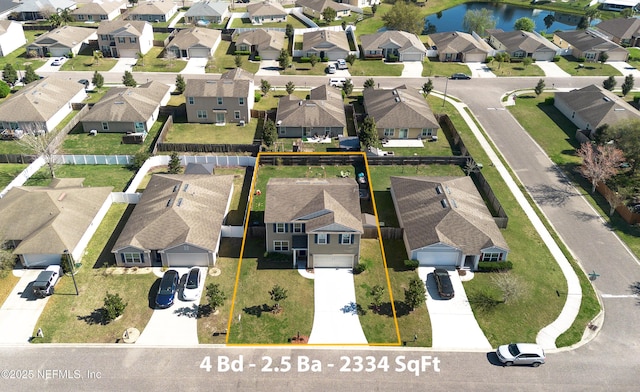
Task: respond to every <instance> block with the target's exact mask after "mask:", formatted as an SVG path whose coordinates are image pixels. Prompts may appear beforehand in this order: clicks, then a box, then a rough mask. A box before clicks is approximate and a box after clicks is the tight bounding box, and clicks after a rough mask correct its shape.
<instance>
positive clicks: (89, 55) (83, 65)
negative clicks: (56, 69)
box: [60, 47, 118, 72]
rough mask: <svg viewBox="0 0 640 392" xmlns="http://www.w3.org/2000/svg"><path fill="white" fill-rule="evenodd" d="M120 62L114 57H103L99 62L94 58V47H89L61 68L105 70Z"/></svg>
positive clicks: (70, 69) (68, 69)
mask: <svg viewBox="0 0 640 392" xmlns="http://www.w3.org/2000/svg"><path fill="white" fill-rule="evenodd" d="M117 62H118V59H114V58H101V59H100V60H99V61H98V62H97V63H96V62H95V61H94V59H93V48H91V47H87V48H85V49H84V50H83V51H81V52H80V53H78V54H77V55H76V56H75V57H73V58H71V59H67V61H65V62H64V63H63V64H62V67H61V68H60V69H61V70H62V71H98V72H105V71H108V70H110V69H111V68H113V66H114V65H116V63H117Z"/></svg>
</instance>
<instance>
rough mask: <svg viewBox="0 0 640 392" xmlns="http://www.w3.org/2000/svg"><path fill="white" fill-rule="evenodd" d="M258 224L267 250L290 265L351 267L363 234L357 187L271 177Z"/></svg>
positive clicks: (352, 182) (339, 180)
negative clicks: (284, 257) (261, 223)
mask: <svg viewBox="0 0 640 392" xmlns="http://www.w3.org/2000/svg"><path fill="white" fill-rule="evenodd" d="M264 223H265V227H266V249H267V252H279V253H286V254H290V255H292V265H293V267H294V268H296V267H305V266H306V267H307V268H322V267H326V268H353V267H355V266H356V264H357V263H358V261H359V258H360V238H361V236H362V234H363V227H362V218H361V211H360V196H359V192H358V184H357V183H356V181H355V180H354V179H351V178H322V179H320V178H312V179H309V178H271V179H270V180H269V182H268V183H267V189H266V200H265V211H264Z"/></svg>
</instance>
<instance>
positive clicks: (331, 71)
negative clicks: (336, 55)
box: [326, 64, 336, 74]
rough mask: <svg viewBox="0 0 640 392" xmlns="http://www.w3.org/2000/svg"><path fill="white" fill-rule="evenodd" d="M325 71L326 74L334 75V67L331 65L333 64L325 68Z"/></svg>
mask: <svg viewBox="0 0 640 392" xmlns="http://www.w3.org/2000/svg"><path fill="white" fill-rule="evenodd" d="M326 71H327V73H328V74H334V73H336V66H335V65H333V64H329V65H328V66H327V69H326Z"/></svg>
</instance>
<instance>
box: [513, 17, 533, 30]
mask: <svg viewBox="0 0 640 392" xmlns="http://www.w3.org/2000/svg"><path fill="white" fill-rule="evenodd" d="M513 28H514V30H522V31H529V32H531V31H533V30H534V29H535V28H536V23H535V22H534V21H533V19H531V18H527V17H522V18H520V19H518V20H516V23H515V24H514V25H513Z"/></svg>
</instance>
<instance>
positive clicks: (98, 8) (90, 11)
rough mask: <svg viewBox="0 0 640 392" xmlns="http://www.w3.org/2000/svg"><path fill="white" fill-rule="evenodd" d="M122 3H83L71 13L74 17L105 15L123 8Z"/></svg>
mask: <svg viewBox="0 0 640 392" xmlns="http://www.w3.org/2000/svg"><path fill="white" fill-rule="evenodd" d="M125 7H126V6H125V2H124V1H93V2H91V3H85V4H84V5H82V6H81V7H78V8H76V9H75V10H73V11H72V12H71V13H72V14H74V15H102V14H104V15H106V14H109V13H111V12H112V11H113V10H116V9H118V8H125Z"/></svg>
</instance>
